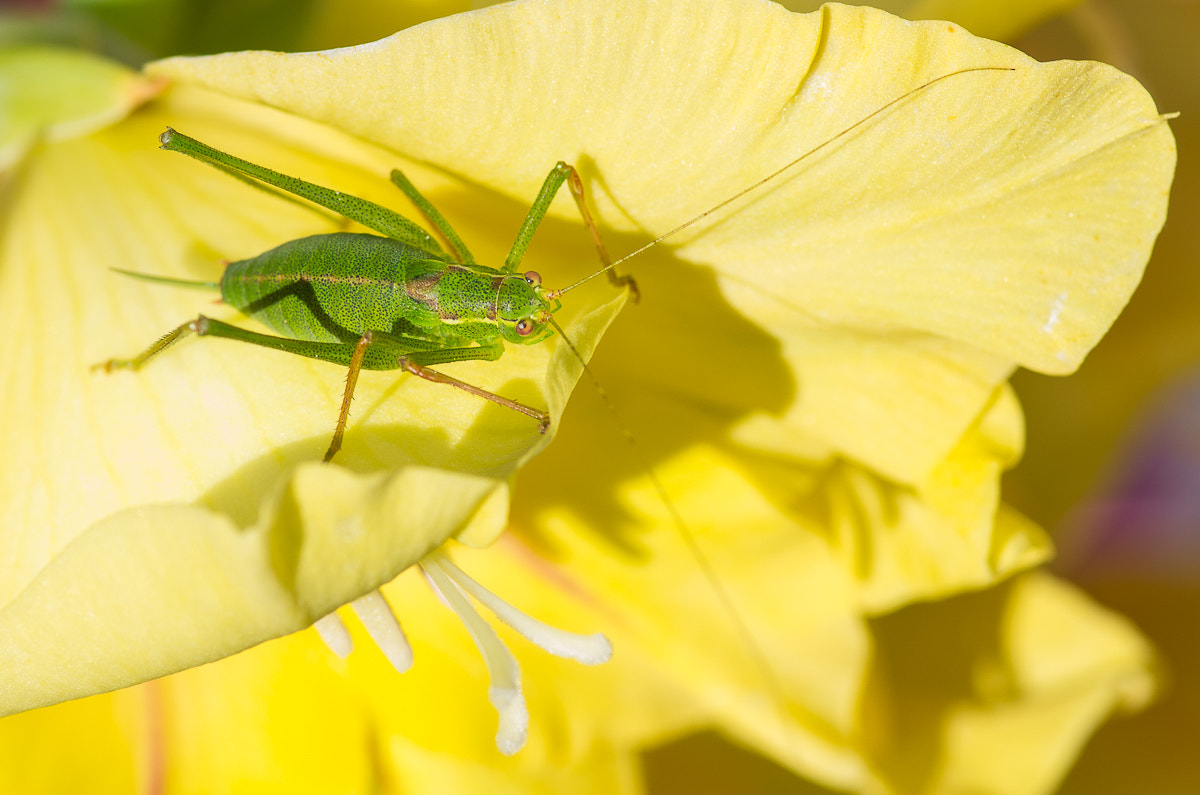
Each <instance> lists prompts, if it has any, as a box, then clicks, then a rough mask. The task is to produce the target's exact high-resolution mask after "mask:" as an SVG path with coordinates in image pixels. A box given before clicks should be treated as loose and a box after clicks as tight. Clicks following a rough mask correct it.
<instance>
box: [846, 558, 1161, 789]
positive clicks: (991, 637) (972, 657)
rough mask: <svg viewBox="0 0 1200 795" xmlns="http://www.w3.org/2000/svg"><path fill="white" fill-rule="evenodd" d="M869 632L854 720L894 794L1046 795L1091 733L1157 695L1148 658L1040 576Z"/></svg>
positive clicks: (1101, 615)
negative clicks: (866, 689)
mask: <svg viewBox="0 0 1200 795" xmlns="http://www.w3.org/2000/svg"><path fill="white" fill-rule="evenodd" d="M875 631H876V638H877V640H878V641H879V649H878V656H877V660H878V664H877V667H876V670H875V671H874V672H873V679H874V685H875V687H874V688H873V690H872V697H871V699H870V701H868V703H867V708H866V711H865V713H864V716H863V719H862V720H863V727H864V731H865V732H866V734H867V736H868V737H870V738H871V739H870V742H871V744H872V745H874V746H875V748H876V749H877V752H878V753H879V754H880V755H879V756H878V757H877V758H876V764H877V766H878V769H879V770H881V772H883V774H884V776H885V778H886V779H889V780H890V781H891V782H892V791H895V792H925V793H930V795H937V794H938V793H954V792H981V793H995V795H1002V794H1006V793H1012V795H1017V794H1018V793H1022V794H1023V793H1049V792H1053V791H1054V789H1055V787H1056V785H1057V782H1058V781H1059V779H1060V778H1061V776H1062V775H1063V773H1064V772H1065V771H1066V769H1067V767H1068V766H1069V765H1070V763H1071V762H1072V761H1073V760H1074V758H1075V755H1076V754H1077V752H1078V749H1079V745H1080V744H1081V743H1082V742H1083V740H1084V739H1085V738H1086V737H1087V736H1088V734H1089V733H1090V732H1091V731H1092V730H1093V728H1094V726H1095V725H1096V723H1097V722H1099V721H1100V720H1103V719H1104V718H1105V717H1107V716H1108V715H1109V714H1110V713H1111V712H1113V711H1114V710H1119V709H1130V708H1138V707H1140V706H1142V705H1144V704H1145V703H1146V701H1147V699H1148V698H1149V697H1150V696H1151V695H1152V694H1153V692H1154V689H1155V684H1154V678H1153V673H1154V658H1153V653H1152V652H1151V651H1150V649H1149V648H1148V646H1147V645H1146V642H1145V641H1144V640H1142V638H1141V637H1140V636H1139V635H1138V634H1137V632H1136V631H1135V630H1134V629H1133V628H1132V627H1131V626H1130V625H1129V623H1128V622H1127V621H1125V620H1124V619H1121V618H1119V617H1117V616H1115V615H1113V614H1111V613H1108V612H1107V611H1105V610H1103V609H1101V608H1099V607H1097V606H1096V605H1094V604H1093V603H1091V602H1090V601H1089V600H1088V599H1086V598H1085V597H1084V596H1082V595H1081V594H1080V593H1079V592H1077V591H1075V590H1074V589H1073V588H1072V587H1070V586H1068V585H1066V584H1065V583H1062V582H1060V581H1058V580H1055V579H1054V578H1052V577H1049V576H1048V575H1044V574H1034V575H1027V576H1025V577H1021V578H1018V579H1017V580H1016V581H1014V582H1013V583H1012V584H1011V585H1010V586H1008V587H1004V588H999V589H993V590H991V591H988V592H984V593H981V594H978V595H972V596H969V597H965V598H963V599H960V600H951V601H947V602H943V603H939V604H937V605H930V606H923V607H919V608H916V609H914V610H911V611H905V612H901V613H898V614H896V615H894V616H890V617H887V618H885V619H882V620H880V621H878V622H876V623H875ZM994 633H995V634H994ZM900 681H903V682H905V684H906V688H905V689H900V688H898V687H895V686H893V683H898V682H900Z"/></svg>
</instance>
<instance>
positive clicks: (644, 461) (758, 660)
mask: <svg viewBox="0 0 1200 795" xmlns="http://www.w3.org/2000/svg"><path fill="white" fill-rule="evenodd" d="M601 272H603V271H601ZM547 320H548V321H549V323H550V325H551V326H553V327H554V330H555V331H556V332H558V336H559V338H560V339H561V340H562V341H563V342H564V343H566V346H567V347H568V348H569V349H570V350H571V353H572V354H574V356H575V358H576V359H577V360H578V361H579V364H580V365H581V366H582V367H583V372H585V373H587V377H588V379H589V380H590V381H591V382H592V386H594V387H595V388H596V393H597V394H599V395H600V400H601V401H602V402H603V403H604V407H605V408H606V409H607V410H608V413H609V414H610V415H611V416H612V418H613V421H614V422H615V423H616V424H617V427H618V428H620V429H621V435H622V436H624V437H625V441H627V442H628V443H629V447H630V449H631V450H632V452H633V457H634V460H635V461H637V463H638V465H639V466H640V467H641V469H642V471H643V472H645V473H646V476H647V477H648V478H649V479H650V483H651V484H652V485H653V486H654V491H655V492H656V493H657V494H658V499H659V501H660V502H661V503H662V504H663V505H664V506H665V507H666V509H667V513H668V514H669V515H670V517H671V523H672V524H674V525H675V529H676V530H678V531H679V537H680V538H681V539H682V540H683V544H684V546H685V547H687V550H688V554H690V555H691V556H692V560H693V561H694V562H695V563H696V565H697V566H698V567H699V568H700V571H701V573H702V574H703V575H704V579H705V580H706V581H707V582H708V587H709V588H710V589H711V590H712V592H713V594H714V595H715V596H716V598H717V600H718V601H719V602H720V603H721V609H722V610H724V611H725V615H726V617H727V618H728V619H729V621H730V623H731V624H732V625H733V626H734V629H735V630H736V632H737V635H738V637H739V638H740V639H741V641H742V643H743V645H744V646H745V647H746V653H747V654H748V655H749V656H750V658H751V660H752V661H753V663H754V666H755V667H756V668H757V669H758V671H759V674H760V675H761V676H762V678H763V681H764V682H765V683H766V685H767V688H768V689H769V690H770V691H771V696H772V699H773V700H774V702H775V704H776V705H777V707H778V711H779V722H780V726H781V728H782V729H783V735H782V736H786V735H787V716H786V714H785V712H784V705H785V704H786V703H787V698H786V694H785V693H784V690H783V685H782V684H780V682H779V678H778V677H777V676H776V675H775V670H774V669H773V668H772V667H771V663H770V662H769V661H768V660H767V656H766V654H765V653H764V652H763V648H762V644H760V643H759V642H758V639H757V638H755V637H754V633H753V632H751V631H750V627H749V626H747V624H746V621H745V619H743V618H742V613H741V611H739V610H738V608H737V605H736V604H734V601H733V597H732V596H730V594H729V589H727V588H726V587H725V585H724V584H723V583H722V582H721V578H720V577H719V576H717V570H716V568H715V567H714V566H713V564H712V560H711V559H710V558H709V557H708V555H707V554H706V553H705V551H704V548H703V547H702V546H700V542H699V540H698V539H697V538H696V534H695V532H694V531H693V530H692V528H691V525H689V524H688V523H687V520H685V519H684V518H683V514H682V513H680V512H679V508H678V507H676V505H675V501H674V500H672V499H671V495H670V494H669V493H668V492H667V488H666V486H664V485H663V482H662V480H660V479H659V477H658V473H657V472H655V471H654V467H653V466H651V465H650V461H649V459H648V458H646V456H645V454H643V453H642V448H641V447H640V446H639V445H638V441H637V438H636V437H635V436H634V435H633V431H631V430H630V429H629V424H628V423H626V422H625V419H624V417H622V416H621V412H620V411H618V410H617V405H616V403H614V402H613V401H612V399H611V398H610V397H609V396H608V391H607V390H606V389H605V388H604V386H603V385H602V384H601V383H600V379H598V378H597V377H596V374H595V373H594V372H592V368H591V367H590V366H589V365H588V363H587V361H586V360H585V359H584V358H583V356H582V355H581V354H580V353H579V349H578V348H576V347H575V343H574V342H572V341H571V338H570V337H568V336H567V335H566V333H565V332H564V331H563V328H562V326H560V325H559V324H558V321H557V320H555V319H554V316H553V315H550V316H548V317H547Z"/></svg>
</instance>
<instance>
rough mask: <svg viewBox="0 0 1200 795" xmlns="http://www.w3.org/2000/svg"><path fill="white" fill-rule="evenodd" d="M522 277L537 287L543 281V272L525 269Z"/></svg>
mask: <svg viewBox="0 0 1200 795" xmlns="http://www.w3.org/2000/svg"><path fill="white" fill-rule="evenodd" d="M522 277H523V278H524V279H525V283H526V284H532V285H534V286H535V287H536V286H537V285H539V284H541V283H542V274H540V273H538V272H537V271H525V273H524V274H522Z"/></svg>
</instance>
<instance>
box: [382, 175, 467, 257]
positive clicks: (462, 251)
mask: <svg viewBox="0 0 1200 795" xmlns="http://www.w3.org/2000/svg"><path fill="white" fill-rule="evenodd" d="M392 184H393V185H395V186H396V187H397V188H399V189H400V190H401V191H403V192H404V195H405V196H407V197H408V199H409V201H411V202H412V203H413V204H415V205H416V206H417V209H418V210H420V211H421V215H423V216H425V220H426V221H428V222H429V223H430V224H432V225H433V228H434V229H436V230H437V232H438V234H439V235H441V237H442V242H443V243H445V244H446V246H447V248H449V249H450V254H451V256H453V257H454V259H455V260H457V261H458V262H460V263H465V264H467V265H474V264H475V256H474V255H473V254H472V253H471V250H470V249H469V248H467V244H466V243H464V242H463V239H462V238H461V237H459V236H458V232H456V231H454V227H453V226H451V225H450V222H449V221H447V220H446V216H444V215H442V213H441V211H440V210H438V208H437V207H434V206H433V202H431V201H429V199H426V198H425V196H424V194H422V193H421V191H419V190H417V186H416V185H413V184H412V182H411V181H409V179H408V177H406V176H404V172H403V171H401V170H400V169H398V168H394V169H392Z"/></svg>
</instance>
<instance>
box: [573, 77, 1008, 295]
mask: <svg viewBox="0 0 1200 795" xmlns="http://www.w3.org/2000/svg"><path fill="white" fill-rule="evenodd" d="M1015 71H1016V68H1015V67H1012V66H972V67H970V68H968V69H959V70H958V71H957V72H950V73H949V74H944V75H942V76H940V77H935V78H933V79H932V80H930V81H928V82H926V83H922V84H921V85H919V86H917V87H916V88H912V89H909V90H908V91H905V92H904V93H903V94H901V95H900V96H898V97H896V98H895V99H893V100H892V101H891V102H888V103H887V104H886V105H883V106H882V107H880V108H878V109H877V110H875V111H873V112H871V113H870V114H868V115H866V116H863V117H862V118H861V119H859V120H858V121H856V122H854V123H853V124H851V125H850V126H849V127H847V128H845V129H844V130H842V131H841V132H839V133H837V134H836V135H834V136H833V137H832V138H827V139H825V140H824V141H823V142H822V143H820V144H817V145H816V146H814V147H813V148H812V149H809V150H808V151H807V152H804V153H803V154H801V155H800V156H799V157H797V158H796V159H794V160H791V161H789V162H788V163H786V164H784V165H783V166H782V167H780V168H778V169H776V170H775V171H772V172H771V173H770V174H768V175H767V176H765V177H763V178H762V179H760V180H758V181H757V182H755V183H753V184H752V185H750V186H748V187H746V188H743V189H742V190H740V191H738V192H737V193H735V194H733V195H732V196H730V197H729V198H728V199H725V200H724V201H722V202H720V203H718V204H715V205H713V206H712V207H709V208H708V209H707V210H705V211H704V212H702V213H700V214H699V215H697V216H695V217H693V218H690V219H688V220H687V221H684V222H683V223H681V224H680V225H679V226H677V227H675V228H674V229H672V230H670V231H669V232H664V233H663V234H661V235H659V236H658V237H656V238H654V239H653V240H651V241H650V242H649V243H647V244H645V245H644V246H642V247H641V248H637V249H634V250H633V251H631V252H629V253H628V254H626V255H625V256H623V257H621V258H620V259H618V260H616V261H614V262H611V263H609V264H608V265H606V266H604V267H603V268H601V269H600V270H598V271H596V272H595V273H592V274H589V275H588V276H585V277H584V278H582V279H580V280H579V281H577V282H575V283H574V284H572V285H569V286H567V287H563V288H562V289H560V290H552V291H550V294H552V296H553V297H555V298H557V297H559V296H561V295H562V294H563V293H568V292H570V291H571V290H574V289H575V288H576V287H579V286H580V285H583V284H586V283H587V282H590V281H591V280H592V279H594V278H596V277H597V276H599V275H600V274H602V273H607V272H608V271H610V270H612V269H613V268H615V267H617V266H618V265H620V264H621V263H623V262H626V261H627V260H630V259H633V258H634V257H636V256H637V255H639V254H641V253H642V252H643V251H645V250H646V249H649V248H653V247H654V246H657V245H658V244H659V243H661V242H663V241H664V240H666V239H667V238H669V237H672V236H674V235H677V234H679V233H680V232H682V231H683V230H685V229H687V228H688V227H689V226H692V225H693V224H697V223H699V222H700V221H703V220H704V219H705V218H707V217H708V216H710V215H712V214H713V213H715V212H717V211H718V210H721V209H723V208H725V207H727V206H729V205H730V204H732V203H733V202H735V201H737V200H738V199H740V198H742V197H743V196H745V195H746V194H747V193H752V192H754V191H756V190H758V189H759V188H761V187H762V186H764V185H766V184H767V183H768V182H771V181H772V180H774V179H775V178H776V177H778V176H780V175H781V174H783V173H784V172H786V171H788V170H789V169H792V168H795V167H796V166H797V165H799V164H800V163H802V162H803V161H805V160H807V159H808V158H809V157H812V156H813V155H814V154H816V153H817V152H819V151H821V150H822V149H824V148H825V147H827V146H829V145H830V144H832V143H833V142H834V141H837V140H839V139H841V138H843V137H845V136H846V135H849V134H850V133H851V132H853V131H854V130H856V129H858V128H859V127H861V126H862V125H864V124H866V123H867V122H869V121H870V120H871V119H873V118H875V117H876V116H878V115H880V114H881V113H884V112H885V111H887V110H888V109H889V108H891V107H893V106H895V105H897V104H899V103H901V102H903V101H904V100H906V99H908V98H909V97H911V96H912V95H913V94H916V93H917V92H919V91H924V90H925V89H927V88H929V87H930V86H932V85H934V84H936V83H940V82H941V81H943V80H948V79H949V78H951V77H955V76H957V75H962V74H967V73H969V72H1015Z"/></svg>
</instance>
